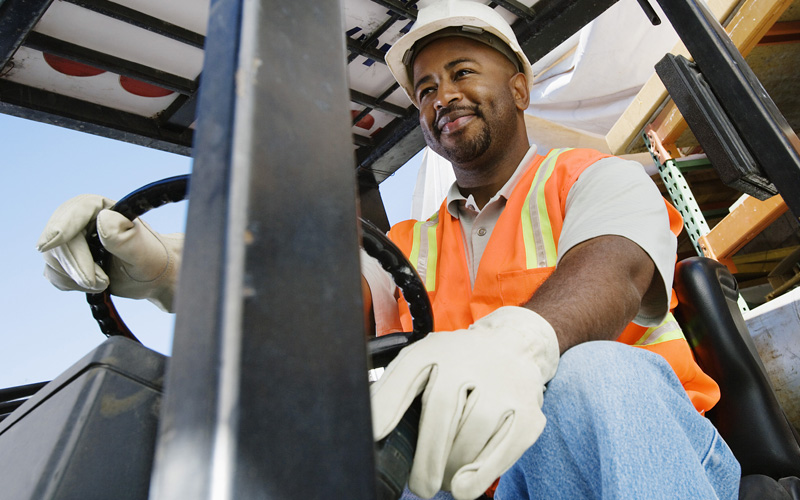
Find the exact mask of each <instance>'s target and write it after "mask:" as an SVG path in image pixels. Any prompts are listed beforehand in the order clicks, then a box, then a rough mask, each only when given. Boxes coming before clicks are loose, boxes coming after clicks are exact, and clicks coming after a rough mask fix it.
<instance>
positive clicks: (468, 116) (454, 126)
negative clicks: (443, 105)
mask: <svg viewBox="0 0 800 500" xmlns="http://www.w3.org/2000/svg"><path fill="white" fill-rule="evenodd" d="M475 116H476V113H475V112H474V111H473V110H470V109H455V110H452V111H449V112H446V113H445V114H444V115H443V116H440V117H439V118H438V119H437V120H436V128H437V129H438V130H439V132H440V133H442V134H450V133H453V132H455V131H457V130H460V129H461V128H463V127H464V126H466V124H467V123H468V122H470V121H472V119H473V118H475Z"/></svg>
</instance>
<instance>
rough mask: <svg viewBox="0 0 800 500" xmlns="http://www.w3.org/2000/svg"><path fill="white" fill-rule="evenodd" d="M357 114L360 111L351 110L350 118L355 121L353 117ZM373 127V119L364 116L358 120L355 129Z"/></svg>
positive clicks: (369, 116) (370, 116)
mask: <svg viewBox="0 0 800 500" xmlns="http://www.w3.org/2000/svg"><path fill="white" fill-rule="evenodd" d="M359 113H360V111H356V110H355V109H351V110H350V118H351V119H355V117H356V116H358V114H359ZM373 125H375V118H373V117H372V115H366V116H364V118H362V119H360V120H358V123H356V127H359V128H363V129H364V130H369V129H371V128H372V126H373Z"/></svg>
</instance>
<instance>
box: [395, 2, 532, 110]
mask: <svg viewBox="0 0 800 500" xmlns="http://www.w3.org/2000/svg"><path fill="white" fill-rule="evenodd" d="M438 32H441V36H436V35H434V33H438ZM429 35H434V36H432V37H430V38H427V39H426V42H427V43H429V42H430V41H432V40H433V39H438V38H440V37H445V36H464V37H467V38H472V39H475V40H478V41H480V42H482V43H485V44H487V45H489V46H490V47H492V48H494V49H496V50H498V51H499V52H501V53H503V54H505V55H506V57H508V58H509V59H511V62H513V63H515V65H516V66H517V68H518V69H519V71H520V72H521V73H524V74H525V77H526V78H527V79H528V89H529V90H530V88H531V86H533V69H532V68H531V63H530V61H528V56H526V55H525V53H524V52H523V51H522V47H520V46H519V42H518V41H517V37H516V36H515V35H514V31H513V30H512V29H511V26H509V24H508V23H507V22H506V20H505V19H503V16H501V15H500V14H499V13H498V12H496V11H495V10H494V9H493V8H491V7H489V6H488V5H484V4H482V3H478V2H471V1H464V0H435V1H433V2H432V3H430V4H429V5H427V6H425V7H422V8H421V9H420V10H419V14H418V15H417V21H416V22H415V23H414V25H413V26H412V27H411V31H409V32H408V34H406V35H405V36H403V37H402V38H400V39H399V40H398V41H397V42H396V43H395V44H394V45H393V46H392V47H391V48H390V49H389V51H388V52H387V53H386V64H387V65H388V66H389V70H390V71H391V72H392V75H393V76H394V78H395V80H397V83H399V84H400V86H401V87H403V90H404V91H405V92H406V95H407V96H408V98H409V99H411V102H412V103H414V105H415V106H417V102H416V99H414V82H413V81H412V78H411V76H412V75H411V70H412V67H411V65H412V64H413V61H414V56H415V55H416V54H415V52H418V51H419V49H421V48H422V47H420V46H417V47H415V44H417V42H418V41H420V40H422V39H423V38H426V37H429ZM423 43H425V42H423ZM427 43H425V44H427ZM423 46H424V45H423ZM514 56H516V57H514Z"/></svg>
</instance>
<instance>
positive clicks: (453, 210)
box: [447, 144, 536, 219]
mask: <svg viewBox="0 0 800 500" xmlns="http://www.w3.org/2000/svg"><path fill="white" fill-rule="evenodd" d="M535 154H536V144H532V145H531V147H530V148H528V152H527V153H525V156H524V157H523V158H522V161H520V162H519V165H517V169H516V170H514V173H513V174H511V177H510V178H509V179H508V180H507V181H506V183H505V184H504V185H503V187H502V188H500V190H499V191H498V192H497V193H496V194H495V195H494V196H492V199H490V200H489V202H488V203H487V204H486V205H487V206H488V205H489V204H491V203H492V202H493V201H495V200H497V199H499V198H501V197H502V198H505V199H506V200H508V198H509V197H510V196H511V193H512V192H513V191H514V188H515V187H517V183H518V182H519V179H520V177H522V174H523V173H524V172H525V170H526V167H527V166H528V165H529V164H530V162H531V160H532V159H533V156H534V155H535ZM466 205H472V206H475V200H474V199H473V198H472V195H469V198H465V197H464V195H462V194H461V191H459V189H458V183H457V182H454V183H453V184H452V185H451V186H450V190H449V191H448V192H447V211H448V212H449V213H450V215H452V216H453V217H455V218H456V219H458V214H459V208H460V207H462V206H466ZM484 208H485V207H484Z"/></svg>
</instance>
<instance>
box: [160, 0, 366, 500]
mask: <svg viewBox="0 0 800 500" xmlns="http://www.w3.org/2000/svg"><path fill="white" fill-rule="evenodd" d="M240 2H241V0H217V1H216V2H214V3H212V8H211V21H210V27H209V32H208V37H207V42H206V47H207V48H206V63H205V67H204V71H203V79H202V82H201V83H202V89H201V97H200V102H199V110H200V111H199V112H200V115H199V116H200V118H199V122H198V134H197V138H196V142H195V147H196V163H195V167H194V173H193V180H192V185H191V191H190V205H189V221H188V224H187V235H186V238H187V239H186V247H185V251H184V262H183V265H182V269H181V273H182V274H181V282H180V290H179V294H178V304H177V309H178V311H177V312H178V318H177V321H176V332H175V346H174V348H173V352H174V354H173V361H172V364H171V367H170V370H169V374H168V381H167V388H166V396H165V407H164V411H163V417H162V423H163V425H162V427H161V429H160V437H159V443H158V451H157V461H156V464H155V467H154V469H155V470H154V475H153V483H152V488H151V497H152V498H156V499H159V500H161V499H173V498H175V499H177V498H180V499H184V498H198V499H201V498H220V499H224V498H236V499H250V498H287V499H288V498H292V499H294V498H303V499H313V498H320V499H321V498H374V496H375V487H374V464H373V444H372V437H371V425H370V415H369V397H368V387H367V372H366V369H367V363H366V349H365V343H364V339H365V336H364V330H363V329H364V325H363V317H362V304H361V292H360V280H359V265H358V236H357V225H356V224H357V223H356V221H357V216H356V201H355V199H356V183H355V180H356V179H355V169H354V162H353V160H354V158H353V150H352V145H351V141H350V124H349V107H348V90H347V84H346V72H345V71H346V68H345V60H346V59H345V41H344V39H343V34H342V25H343V23H342V20H341V15H342V11H341V8H340V6H339V3H338V2H330V1H326V2H318V1H315V0H294V1H292V2H286V1H278V0H246V1H244V2H241V3H240ZM240 5H241V11H239V10H238V9H239V8H240V7H239V6H240ZM239 12H241V14H239ZM237 43H238V45H237ZM223 47H224V49H223ZM231 61H235V62H236V64H235V65H234V66H235V67H232V63H231Z"/></svg>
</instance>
